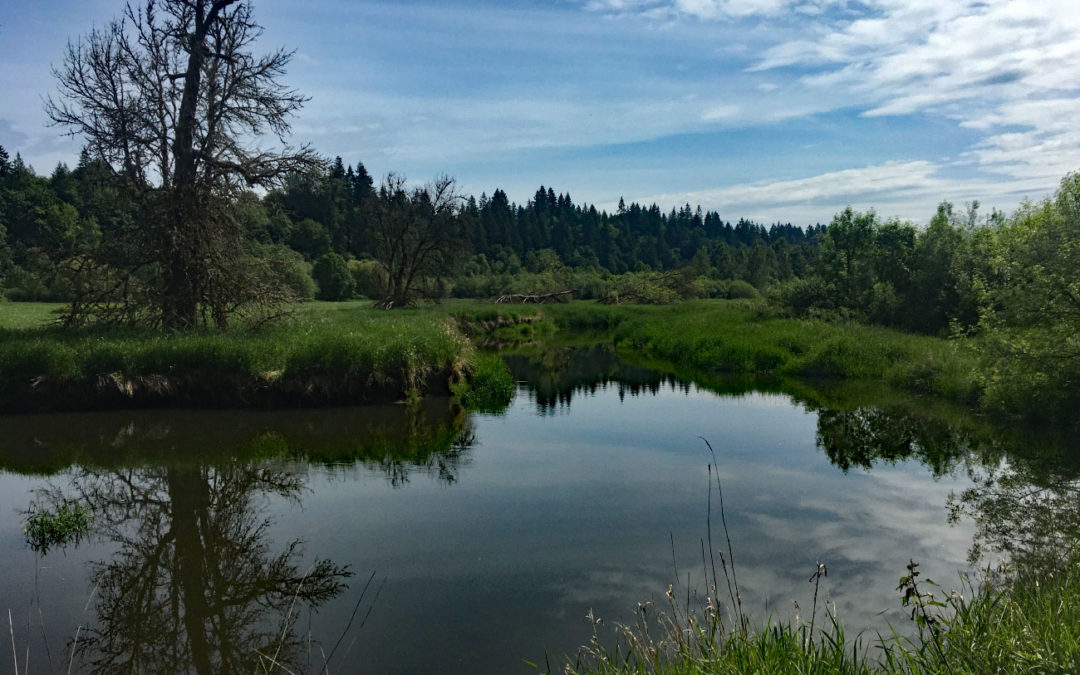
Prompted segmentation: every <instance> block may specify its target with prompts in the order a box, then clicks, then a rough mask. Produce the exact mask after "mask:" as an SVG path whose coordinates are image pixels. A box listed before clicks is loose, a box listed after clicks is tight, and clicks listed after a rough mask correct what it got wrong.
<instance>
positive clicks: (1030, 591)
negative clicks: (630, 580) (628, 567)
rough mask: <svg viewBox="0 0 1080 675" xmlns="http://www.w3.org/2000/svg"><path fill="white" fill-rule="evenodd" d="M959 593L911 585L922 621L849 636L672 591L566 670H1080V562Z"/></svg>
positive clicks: (826, 623)
mask: <svg viewBox="0 0 1080 675" xmlns="http://www.w3.org/2000/svg"><path fill="white" fill-rule="evenodd" d="M916 571H917V570H916ZM906 578H908V579H910V576H909V575H906ZM901 587H902V588H901V589H899V590H900V592H901V593H904V592H906V589H907V588H909V587H910V584H905V583H904V580H902V583H901ZM962 590H964V591H965V594H961V593H951V594H950V593H948V592H943V589H942V588H940V587H937V586H931V585H929V584H928V583H927V582H926V581H922V582H917V585H916V587H915V592H916V593H917V594H918V595H919V597H921V598H922V600H921V601H919V602H916V601H915V600H914V599H909V601H908V602H907V603H906V607H908V608H910V609H911V611H912V615H913V616H914V617H915V618H914V620H913V623H914V624H915V625H916V626H917V627H918V629H917V631H916V632H915V634H914V636H913V637H910V638H908V637H900V636H899V635H898V634H897V633H892V634H890V635H877V636H874V637H867V636H865V635H860V636H856V637H852V636H850V635H847V634H846V633H845V631H844V629H843V627H842V625H840V624H839V623H838V622H836V621H834V620H833V619H832V618H831V617H829V616H828V615H827V614H828V613H827V612H824V613H821V612H820V611H819V613H818V616H817V621H816V624H815V622H807V621H801V622H799V623H797V624H796V623H772V624H768V625H764V626H761V627H759V628H757V629H753V628H743V627H739V626H738V623H739V621H738V618H737V617H733V618H731V619H730V620H729V621H728V623H729V624H733V625H735V627H734V628H726V627H725V624H724V620H723V619H721V618H720V617H719V613H716V612H712V613H710V611H709V610H708V609H707V610H706V612H705V613H704V615H703V618H697V617H695V616H694V615H691V614H690V613H688V612H687V611H686V609H685V608H683V607H680V606H679V605H678V604H677V601H675V600H674V597H673V595H672V594H671V592H670V591H669V596H668V597H669V600H668V601H666V603H665V608H664V609H663V610H661V609H658V608H657V607H656V606H654V605H652V604H651V603H647V604H645V605H642V609H639V611H638V618H637V621H636V622H635V623H634V624H632V625H621V626H616V628H615V630H614V635H605V634H604V632H603V630H604V629H603V628H597V629H596V632H595V633H594V635H593V638H592V640H591V641H590V642H589V644H587V645H585V646H584V647H582V650H581V653H580V654H579V655H578V656H577V657H575V658H574V659H571V661H570V663H568V665H567V667H566V671H565V672H567V673H575V674H579V675H591V674H600V673H604V674H609V673H668V674H671V675H681V674H690V673H702V674H703V673H731V674H736V673H820V674H823V675H824V674H831V673H836V674H853V675H854V674H863V673H867V674H869V673H882V674H893V673H895V674H909V673H927V674H930V673H935V674H936V673H953V674H954V675H959V674H961V673H964V674H972V675H975V674H981V673H1075V672H1077V671H1078V670H1080V605H1078V604H1077V603H1076V601H1075V600H1076V598H1077V597H1078V596H1080V561H1078V560H1077V559H1075V558H1074V559H1073V560H1072V561H1071V562H1070V563H1069V564H1067V565H1064V566H1063V567H1061V568H1059V569H1057V570H1055V571H1046V570H1042V571H1037V572H1036V571H1027V572H1021V573H1019V574H1015V575H1012V576H1009V577H1008V578H1007V579H1004V580H1000V579H999V580H998V581H997V583H993V584H984V585H983V586H981V587H980V588H978V589H973V588H971V587H970V586H969V587H968V588H966V589H962ZM928 592H933V593H934V596H933V597H930V596H928V595H926V593H928ZM822 614H825V616H822ZM593 623H594V624H595V623H596V622H595V621H594V622H593Z"/></svg>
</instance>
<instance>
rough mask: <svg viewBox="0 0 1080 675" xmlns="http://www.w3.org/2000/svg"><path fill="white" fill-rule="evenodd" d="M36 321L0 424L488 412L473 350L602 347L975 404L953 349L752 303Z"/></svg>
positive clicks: (2, 355)
mask: <svg viewBox="0 0 1080 675" xmlns="http://www.w3.org/2000/svg"><path fill="white" fill-rule="evenodd" d="M49 310H50V306H49V305H44V304H28V303H3V304H0V336H2V338H3V339H2V341H0V384H2V385H3V391H4V394H3V395H0V411H6V412H38V411H73V410H100V409H109V408H139V407H166V406H180V407H232V408H265V407H281V406H289V407H295V406H311V405H332V404H354V403H370V402H388V401H399V400H412V399H416V398H419V397H422V396H439V395H451V394H453V395H457V396H459V397H460V398H461V399H462V401H463V403H465V404H466V406H467V407H470V408H476V409H483V410H487V411H497V410H498V409H500V407H502V406H505V405H506V403H508V402H509V400H510V398H511V397H512V395H513V388H514V383H513V381H512V379H510V378H509V374H508V372H507V371H506V369H505V366H503V365H502V364H501V361H500V360H499V359H498V357H497V356H495V355H494V354H492V353H489V352H485V351H483V350H481V349H479V348H478V347H477V343H479V344H480V345H485V344H491V343H496V344H513V343H520V342H523V341H525V342H527V341H533V340H537V339H540V338H544V337H550V336H552V335H553V334H555V333H556V332H558V333H559V334H569V335H576V334H583V333H584V334H588V335H590V336H592V337H593V338H594V339H595V340H596V341H611V342H613V343H614V345H615V347H616V349H617V351H618V353H619V355H620V357H622V358H624V359H628V360H638V361H644V362H647V363H648V365H649V366H650V367H653V368H655V369H658V370H663V371H665V372H669V373H672V374H677V375H680V376H683V377H684V378H686V379H688V380H691V381H693V380H703V379H708V377H710V376H716V375H749V376H759V377H762V376H763V377H769V378H779V379H781V380H787V379H792V380H805V379H807V378H811V379H849V380H878V381H881V382H884V383H887V384H889V385H890V386H893V387H895V388H898V389H902V390H907V391H909V392H913V393H916V394H926V395H933V396H936V397H940V398H943V399H948V400H951V401H955V402H958V403H961V404H964V405H974V404H976V403H977V402H978V393H979V392H978V382H977V379H976V371H977V364H976V360H975V358H974V356H973V355H972V354H971V353H970V351H969V350H965V349H964V348H963V346H962V345H960V344H958V343H957V342H956V341H950V340H945V339H941V338H934V337H927V336H914V335H907V334H904V333H901V332H899V331H895V330H891V329H887V328H881V327H874V326H864V325H859V324H853V323H844V324H838V323H829V322H826V321H821V320H802V319H791V318H780V317H773V316H770V315H769V314H768V310H767V306H766V305H764V304H763V303H762V302H760V301H725V300H703V301H693V302H687V303H681V304H678V305H671V306H625V305H622V306H615V307H612V306H604V305H600V304H597V303H592V302H585V301H578V302H574V303H570V304H562V305H553V306H543V307H536V306H527V305H525V306H516V307H506V306H496V305H490V304H484V303H480V302H466V301H450V302H447V303H444V304H442V305H432V306H428V307H423V308H417V309H410V310H404V311H396V312H385V311H381V310H376V309H373V308H371V306H370V304H369V303H365V302H362V301H354V302H349V303H318V302H315V303H307V304H302V305H299V306H297V309H296V311H295V312H294V314H293V315H292V316H291V317H290V318H288V319H285V320H282V321H281V322H279V323H278V324H277V325H274V326H271V327H267V328H261V329H245V328H241V327H237V328H232V329H229V330H226V331H210V330H207V331H199V332H194V333H192V332H187V333H174V334H163V333H161V332H159V331H153V330H138V329H113V330H90V329H84V330H72V329H63V328H60V327H58V326H49V325H47V324H48V321H49V317H50V314H49Z"/></svg>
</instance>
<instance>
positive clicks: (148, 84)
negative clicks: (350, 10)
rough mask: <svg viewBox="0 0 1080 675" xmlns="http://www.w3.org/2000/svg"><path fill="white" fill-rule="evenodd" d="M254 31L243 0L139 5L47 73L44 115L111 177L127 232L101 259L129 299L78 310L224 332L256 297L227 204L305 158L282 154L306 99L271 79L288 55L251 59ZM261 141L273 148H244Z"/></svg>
mask: <svg viewBox="0 0 1080 675" xmlns="http://www.w3.org/2000/svg"><path fill="white" fill-rule="evenodd" d="M261 33H262V29H261V28H260V27H259V25H258V24H256V23H255V22H254V19H253V16H252V8H251V3H250V2H244V1H241V0H147V1H146V3H145V4H140V5H138V6H137V7H136V6H133V5H132V4H128V5H127V6H126V8H125V10H124V13H123V15H122V17H121V18H120V19H118V20H116V21H114V22H112V23H111V24H110V25H109V26H108V27H107V28H104V29H101V30H96V29H95V30H92V31H91V32H90V33H88V34H87V35H86V36H85V37H83V38H81V39H79V40H78V41H76V42H74V43H69V45H68V48H67V52H66V54H65V57H64V61H63V64H62V65H61V66H59V67H57V68H55V69H54V75H55V77H56V80H57V84H58V87H59V94H60V96H59V99H53V98H50V99H49V100H48V101H47V103H46V111H47V113H48V114H49V117H50V118H51V119H52V121H53V122H54V123H55V124H57V125H60V126H62V127H65V128H66V129H67V132H68V133H69V134H71V135H75V136H82V137H84V138H85V139H86V141H87V143H88V147H89V148H90V149H91V151H92V152H93V153H94V154H95V155H97V156H98V157H100V158H102V159H103V160H105V161H106V162H108V164H109V165H110V166H111V167H113V169H114V171H115V172H116V174H117V175H118V177H120V178H122V179H123V181H124V184H125V185H126V186H127V187H128V188H129V189H130V190H131V191H132V193H133V194H134V196H135V198H136V199H137V203H138V207H139V208H138V213H139V219H140V221H141V223H140V226H139V227H138V228H135V229H134V230H133V231H132V233H131V236H132V237H133V238H134V239H135V240H136V242H135V245H133V246H130V247H126V248H125V249H124V250H125V251H126V254H125V255H124V256H123V258H124V259H123V260H110V261H107V262H108V264H109V265H110V266H111V267H113V268H116V267H121V268H124V269H125V270H126V271H127V272H129V273H130V275H129V276H131V277H133V278H135V279H138V281H139V282H140V283H139V284H134V285H135V286H138V287H139V292H132V293H125V294H119V295H118V294H117V290H116V289H117V288H118V287H120V288H123V289H125V291H127V290H129V289H130V288H131V284H128V283H124V284H119V285H117V284H115V283H114V284H111V285H108V286H107V288H106V289H104V290H99V297H98V298H96V299H92V300H91V301H89V302H86V303H84V304H85V305H87V306H92V307H97V308H99V309H102V308H105V307H108V306H110V304H120V305H125V304H126V305H130V304H131V303H132V302H134V303H135V305H136V306H137V307H136V311H134V312H131V311H126V312H122V313H121V314H122V315H124V316H134V315H138V314H139V313H140V312H139V309H140V308H141V309H144V310H148V314H149V315H150V316H151V317H153V318H154V320H156V321H158V322H160V323H161V324H162V325H164V326H165V327H167V328H173V329H180V328H189V327H193V326H196V325H198V324H199V323H200V322H202V323H207V322H209V320H210V319H212V320H213V321H214V323H216V324H217V325H219V326H221V325H224V323H225V322H226V321H227V319H228V316H229V315H230V314H231V313H233V312H236V311H238V310H239V309H240V308H242V307H243V306H245V305H249V304H251V303H253V302H256V303H257V302H259V301H261V300H266V299H267V298H268V297H269V296H268V293H269V292H270V289H269V287H266V286H265V284H261V283H260V279H265V278H266V272H267V270H260V269H258V268H257V266H256V267H254V268H253V267H252V266H251V265H249V264H241V263H244V262H250V261H244V260H241V257H240V252H241V251H243V243H244V241H243V239H244V235H243V233H242V231H241V230H240V228H239V227H238V226H237V225H236V224H235V222H233V220H232V218H231V217H230V216H229V214H228V210H227V208H226V207H227V204H228V201H229V199H230V198H232V197H233V196H235V195H236V194H237V192H238V191H240V190H241V189H245V188H250V187H256V186H270V185H273V184H275V183H276V182H277V180H278V179H279V178H280V177H282V176H284V175H285V174H287V173H289V172H296V171H305V170H309V169H311V168H313V167H315V166H317V165H318V164H319V160H318V158H317V157H316V155H315V154H314V152H313V151H312V150H311V149H310V148H307V147H302V148H299V149H293V148H290V147H289V146H287V145H286V143H285V136H286V134H287V133H288V131H289V119H290V117H291V116H292V114H293V113H295V112H296V111H297V110H298V109H299V108H300V107H301V106H302V105H303V103H304V102H305V100H306V99H305V98H304V97H303V96H301V95H300V94H299V93H297V92H296V91H294V90H291V89H288V88H286V87H284V86H283V85H281V84H280V83H279V82H278V78H279V77H280V76H281V75H282V74H283V73H284V69H285V66H286V65H287V64H288V62H289V60H290V58H291V56H292V53H291V52H288V51H285V50H282V49H278V50H277V51H273V52H271V53H269V54H266V55H263V56H255V55H253V54H252V53H251V46H252V44H253V43H254V42H255V40H256V39H257V38H258V37H259V36H260V35H261ZM267 132H269V133H272V134H274V135H276V137H277V139H278V140H279V141H280V143H281V148H282V149H281V150H280V151H268V150H265V149H260V148H259V147H257V146H255V145H253V141H254V139H255V137H257V136H260V135H262V134H264V133H267ZM90 285H91V286H92V287H93V286H94V285H93V284H90ZM133 298H134V300H133ZM147 306H148V307H147ZM144 313H145V312H144ZM207 313H209V315H210V316H209V318H208V317H207Z"/></svg>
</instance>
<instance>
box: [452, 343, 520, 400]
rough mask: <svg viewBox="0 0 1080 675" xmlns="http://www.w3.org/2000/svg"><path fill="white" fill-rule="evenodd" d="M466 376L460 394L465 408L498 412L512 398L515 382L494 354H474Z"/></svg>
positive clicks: (515, 386)
mask: <svg viewBox="0 0 1080 675" xmlns="http://www.w3.org/2000/svg"><path fill="white" fill-rule="evenodd" d="M468 378H469V379H468V388H467V389H466V390H465V392H464V393H463V394H462V396H461V404H462V405H464V406H465V408H466V410H471V411H475V412H485V413H498V412H501V411H503V410H505V409H506V406H508V405H510V402H511V401H512V400H513V399H514V392H515V391H516V389H517V382H516V381H515V380H514V376H513V375H511V374H510V370H509V369H508V368H507V367H506V364H505V363H504V362H503V360H502V359H501V358H500V357H499V356H498V355H496V354H486V353H480V354H477V355H475V356H474V357H473V359H472V369H471V370H470V372H469V373H468Z"/></svg>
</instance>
